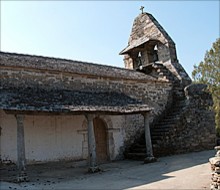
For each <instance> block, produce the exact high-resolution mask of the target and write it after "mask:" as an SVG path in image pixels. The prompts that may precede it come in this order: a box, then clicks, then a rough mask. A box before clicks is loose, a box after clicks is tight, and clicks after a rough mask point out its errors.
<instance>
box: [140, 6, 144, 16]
mask: <svg viewBox="0 0 220 190" xmlns="http://www.w3.org/2000/svg"><path fill="white" fill-rule="evenodd" d="M140 10H141V13H142V14H143V13H144V6H141V8H140Z"/></svg>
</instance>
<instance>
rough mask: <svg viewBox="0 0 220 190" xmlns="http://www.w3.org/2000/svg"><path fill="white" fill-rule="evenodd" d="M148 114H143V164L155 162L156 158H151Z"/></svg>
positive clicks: (151, 149)
mask: <svg viewBox="0 0 220 190" xmlns="http://www.w3.org/2000/svg"><path fill="white" fill-rule="evenodd" d="M149 115H150V114H149V112H145V113H143V116H144V129H145V142H146V158H145V160H144V163H150V162H155V161H156V158H155V157H154V156H153V148H152V143H151V135H150V126H149Z"/></svg>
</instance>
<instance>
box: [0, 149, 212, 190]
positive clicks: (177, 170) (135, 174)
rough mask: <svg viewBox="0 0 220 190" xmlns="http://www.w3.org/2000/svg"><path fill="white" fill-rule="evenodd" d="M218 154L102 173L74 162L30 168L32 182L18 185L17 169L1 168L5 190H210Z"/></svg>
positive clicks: (118, 165)
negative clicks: (214, 163)
mask: <svg viewBox="0 0 220 190" xmlns="http://www.w3.org/2000/svg"><path fill="white" fill-rule="evenodd" d="M214 155H215V151H203V152H197V153H189V154H182V155H175V156H169V157H162V158H159V159H158V162H155V163H150V164H143V162H141V161H131V160H123V161H116V162H111V163H107V164H102V165H100V168H101V171H100V172H98V173H94V174H91V173H88V172H87V171H88V168H87V167H86V166H79V165H77V164H76V163H74V162H65V163H64V162H56V163H47V164H38V165H29V166H27V173H28V176H29V179H30V181H29V182H23V183H15V182H14V180H15V179H16V166H15V165H11V166H7V167H1V168H0V169H1V170H0V172H1V173H0V174H1V182H0V189H1V190H5V189H7V190H9V189H17V190H32V189H33V190H35V189H36V190H38V189H42V190H52V189H54V190H58V189H64V190H65V189H210V185H209V184H210V182H211V167H210V165H209V163H208V159H209V158H210V157H213V156H214Z"/></svg>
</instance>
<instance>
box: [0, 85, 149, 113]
mask: <svg viewBox="0 0 220 190" xmlns="http://www.w3.org/2000/svg"><path fill="white" fill-rule="evenodd" d="M0 109H3V110H5V111H7V112H24V113H26V114H33V113H48V114H82V113H87V112H88V113H89V112H101V113H106V114H134V113H141V112H148V111H150V110H152V108H151V107H150V106H149V105H147V104H144V103H143V102H141V101H140V100H137V99H135V98H132V97H129V96H127V95H125V94H124V93H118V92H86V91H73V90H57V89H53V90H46V89H40V88H36V89H35V88H3V89H1V91H0Z"/></svg>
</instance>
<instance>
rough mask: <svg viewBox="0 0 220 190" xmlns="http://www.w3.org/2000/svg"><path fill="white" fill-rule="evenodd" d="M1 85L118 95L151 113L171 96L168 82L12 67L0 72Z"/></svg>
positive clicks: (159, 110)
mask: <svg viewBox="0 0 220 190" xmlns="http://www.w3.org/2000/svg"><path fill="white" fill-rule="evenodd" d="M1 84H2V86H4V87H10V86H14V87H15V86H16V87H22V88H26V87H35V88H45V89H68V90H80V91H87V92H89V91H95V92H108V91H111V92H112V91H113V92H122V93H124V94H126V95H128V96H130V97H133V98H137V99H140V100H142V101H143V102H144V103H146V104H149V106H152V107H153V108H154V109H155V110H154V112H153V113H154V114H159V113H160V112H162V111H163V110H164V109H165V107H166V104H167V102H168V100H169V98H170V96H171V94H172V92H171V90H172V84H171V83H168V82H160V81H158V82H156V81H144V80H143V81H141V80H140V81H139V80H123V79H118V78H115V79H114V78H113V79H108V78H104V77H96V76H93V77H92V76H87V75H76V74H70V73H65V72H52V71H47V70H41V71H39V70H25V69H22V70H17V69H14V68H9V69H3V68H2V69H1Z"/></svg>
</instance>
